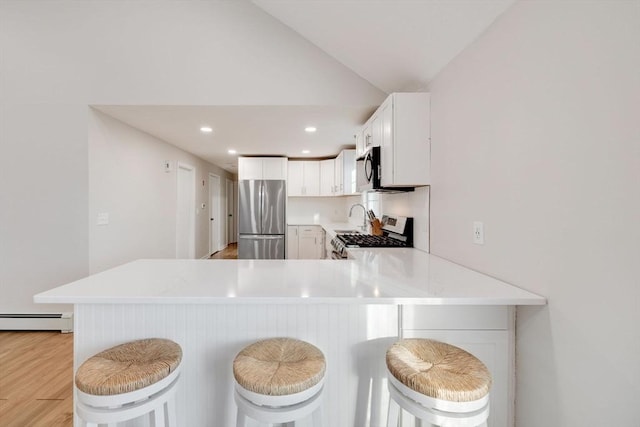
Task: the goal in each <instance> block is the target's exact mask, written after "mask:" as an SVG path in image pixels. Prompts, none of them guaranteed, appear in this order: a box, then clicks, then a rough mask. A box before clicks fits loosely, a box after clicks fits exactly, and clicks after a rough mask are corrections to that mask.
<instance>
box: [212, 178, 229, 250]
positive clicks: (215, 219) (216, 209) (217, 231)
mask: <svg viewBox="0 0 640 427" xmlns="http://www.w3.org/2000/svg"><path fill="white" fill-rule="evenodd" d="M220 199H221V197H220V177H219V176H218V175H214V174H212V173H210V174H209V254H213V253H215V252H218V251H219V250H220V249H223V248H224V246H226V242H223V241H222V240H223V239H222V237H223V233H221V230H224V228H222V227H223V225H224V221H223V220H222V215H221V214H220V210H221V205H222V204H221V203H220Z"/></svg>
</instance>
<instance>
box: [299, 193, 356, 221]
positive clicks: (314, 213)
mask: <svg viewBox="0 0 640 427" xmlns="http://www.w3.org/2000/svg"><path fill="white" fill-rule="evenodd" d="M354 203H360V197H359V196H349V197H289V198H288V204H287V223H289V224H319V223H321V222H325V223H326V222H347V219H348V215H349V208H350V207H351V205H353V204H354ZM354 212H355V213H356V214H357V218H351V220H352V221H349V222H353V223H358V224H362V216H361V215H362V209H358V210H357V212H356V211H354ZM358 221H359V222H358Z"/></svg>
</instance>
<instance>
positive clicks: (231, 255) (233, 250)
mask: <svg viewBox="0 0 640 427" xmlns="http://www.w3.org/2000/svg"><path fill="white" fill-rule="evenodd" d="M209 258H211V259H238V244H237V243H230V244H229V246H227V247H226V248H224V249H223V250H221V251H218V252H216V253H215V254H213V255H211V256H210V257H209Z"/></svg>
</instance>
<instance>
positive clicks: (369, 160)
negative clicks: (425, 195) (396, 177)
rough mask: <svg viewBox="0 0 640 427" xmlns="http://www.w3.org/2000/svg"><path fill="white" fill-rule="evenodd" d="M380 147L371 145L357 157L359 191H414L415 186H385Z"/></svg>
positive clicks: (357, 185)
mask: <svg viewBox="0 0 640 427" xmlns="http://www.w3.org/2000/svg"><path fill="white" fill-rule="evenodd" d="M383 167H384V165H383V164H382V162H381V155H380V147H371V148H369V150H367V151H366V152H365V153H364V154H363V155H362V156H360V157H358V158H357V159H356V187H357V189H358V192H360V193H362V192H364V191H374V192H387V193H400V192H406V191H414V188H413V187H383V186H382V182H381V178H382V168H383Z"/></svg>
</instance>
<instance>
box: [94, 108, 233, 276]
mask: <svg viewBox="0 0 640 427" xmlns="http://www.w3.org/2000/svg"><path fill="white" fill-rule="evenodd" d="M165 160H168V161H170V162H171V164H172V170H171V172H165V171H164V167H163V164H164V161H165ZM177 162H181V163H185V164H188V165H191V166H193V167H195V176H196V179H195V182H196V188H195V195H196V200H195V204H194V211H195V218H196V224H195V225H196V233H195V237H196V239H195V243H196V258H201V257H204V256H207V255H208V254H209V223H210V221H209V208H210V206H209V200H208V199H209V178H208V177H209V173H212V174H214V175H218V176H219V177H220V180H221V188H220V195H221V200H220V203H221V204H222V209H225V208H226V181H225V179H227V178H228V179H233V175H232V174H230V173H229V172H226V171H225V170H223V169H221V168H219V167H217V166H214V165H212V164H210V163H208V162H206V161H204V160H202V159H200V158H198V157H196V156H194V155H192V154H189V153H187V152H185V151H182V150H180V149H178V148H176V147H175V146H173V145H170V144H168V143H166V142H164V141H162V140H159V139H157V138H155V137H153V136H151V135H149V134H147V133H144V132H141V131H139V130H137V129H135V128H133V127H131V126H129V125H127V124H125V123H122V122H121V121H119V120H116V119H114V118H112V117H110V116H108V115H106V114H103V113H101V112H99V111H97V110H94V109H91V111H90V112H89V218H90V221H89V272H90V273H96V272H99V271H102V270H105V269H107V268H111V267H114V266H116V265H120V264H123V263H125V262H129V261H132V260H135V259H138V258H175V256H176V199H177V194H176V191H177V177H176V170H177V169H176V167H177ZM203 181H204V185H203ZM202 203H204V204H205V205H206V206H205V209H204V210H202V209H201V207H200V206H201V204H202ZM99 213H108V214H109V224H108V225H97V224H96V220H97V217H98V214H99ZM219 219H220V220H221V219H223V218H222V217H220V218H219ZM223 232H224V230H223ZM223 235H224V234H223Z"/></svg>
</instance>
